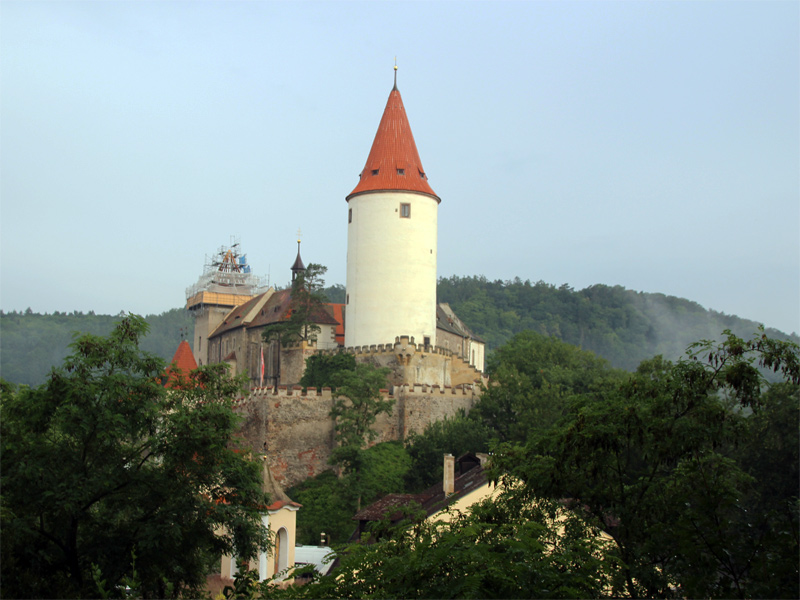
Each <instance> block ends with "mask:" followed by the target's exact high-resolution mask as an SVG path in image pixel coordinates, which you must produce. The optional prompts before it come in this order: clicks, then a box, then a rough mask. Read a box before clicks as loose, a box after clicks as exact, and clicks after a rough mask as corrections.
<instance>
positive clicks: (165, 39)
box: [0, 0, 800, 333]
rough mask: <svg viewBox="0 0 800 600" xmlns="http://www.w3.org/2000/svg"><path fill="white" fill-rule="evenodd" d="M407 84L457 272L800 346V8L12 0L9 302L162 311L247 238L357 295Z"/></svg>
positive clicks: (284, 276)
mask: <svg viewBox="0 0 800 600" xmlns="http://www.w3.org/2000/svg"><path fill="white" fill-rule="evenodd" d="M395 57H396V59H397V65H398V88H399V89H400V92H401V94H402V97H403V101H404V104H405V108H406V113H407V115H408V118H409V122H410V124H411V128H412V130H413V132H414V137H415V139H416V143H417V148H418V150H419V154H420V157H421V160H422V164H423V165H424V167H425V171H426V173H427V175H428V178H429V182H430V184H431V186H432V188H433V189H434V191H435V192H436V193H437V195H439V196H440V197H441V199H442V202H441V205H440V207H439V239H438V270H439V276H440V277H449V276H451V275H458V276H469V275H483V276H485V277H487V278H488V279H490V280H510V279H513V278H515V277H520V278H521V279H522V280H526V279H529V280H531V281H532V282H536V281H540V280H541V281H545V282H547V283H551V284H554V285H557V286H560V285H562V284H567V285H569V286H572V287H573V288H575V289H583V288H585V287H588V286H591V285H594V284H606V285H621V286H624V287H626V288H629V289H633V290H637V291H645V292H660V293H664V294H668V295H674V296H680V297H684V298H688V299H690V300H694V301H696V302H698V303H699V304H701V305H702V306H704V307H705V308H709V309H713V310H716V311H720V312H724V313H727V314H735V315H738V316H740V317H744V318H748V319H753V320H755V321H758V322H761V323H764V324H765V325H766V326H767V327H775V328H778V329H780V330H782V331H785V332H787V333H790V332H800V64H799V63H800V3H798V2H794V1H791V2H771V1H758V2H747V1H736V2H723V1H715V2H635V1H627V2H625V1H615V2H611V1H603V2H591V1H580V2H569V1H564V2H381V3H378V2H322V3H316V2H261V1H247V2H239V1H227V2H216V1H207V2H188V1H180V2H166V1H145V2H128V1H126V2H121V1H120V2H102V1H91V2H70V1H67V0H58V1H50V2H40V1H36V0H27V1H24V2H16V1H14V0H3V1H2V2H0V308H2V309H3V310H5V311H10V310H25V309H26V308H28V307H30V308H32V309H33V310H34V311H36V312H53V311H67V312H71V311H73V310H78V311H83V312H87V311H89V310H94V311H95V312H97V313H102V314H118V313H119V312H120V311H123V310H124V311H126V312H134V313H140V314H153V313H160V312H163V311H165V310H169V309H171V308H177V307H180V306H182V305H183V304H184V303H185V299H186V296H185V293H186V288H187V287H189V286H191V285H192V284H194V283H195V282H196V281H197V278H198V277H199V276H200V274H201V273H202V271H203V266H204V264H205V261H206V256H210V255H212V254H213V253H214V252H215V251H216V250H217V249H218V248H220V247H221V246H224V245H227V244H229V243H231V241H232V240H233V239H235V240H238V241H239V242H241V248H242V249H243V251H244V252H246V253H247V256H248V259H249V262H250V264H251V265H252V268H253V270H254V271H255V272H256V273H258V274H260V275H264V276H268V277H269V279H270V282H271V283H273V284H277V285H285V284H286V283H287V282H288V281H289V279H290V271H289V268H290V267H291V265H292V263H293V262H294V259H295V254H296V249H297V246H296V239H297V232H298V229H300V230H301V237H302V257H303V259H304V261H305V262H306V263H309V262H315V263H321V264H323V265H326V266H327V267H328V273H327V277H326V281H327V283H328V284H334V283H340V284H344V282H345V275H346V274H345V267H346V249H347V237H346V235H347V230H346V227H347V225H346V224H347V203H346V201H345V196H347V195H348V194H349V193H350V192H351V191H352V189H353V188H354V187H355V186H356V184H357V183H358V173H359V172H360V171H361V170H362V168H363V167H364V163H365V161H366V158H367V155H368V153H369V149H370V146H371V144H372V140H373V137H374V135H375V131H376V130H377V127H378V123H379V121H380V118H381V115H382V113H383V109H384V106H385V104H386V100H387V98H388V95H389V92H390V90H391V88H392V79H393V73H394V71H393V66H394V61H395Z"/></svg>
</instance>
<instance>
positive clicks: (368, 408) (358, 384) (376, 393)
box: [331, 363, 394, 448]
mask: <svg viewBox="0 0 800 600" xmlns="http://www.w3.org/2000/svg"><path fill="white" fill-rule="evenodd" d="M388 374H389V369H387V368H385V367H375V366H373V365H369V364H364V363H360V364H358V365H356V368H355V369H354V370H352V371H339V372H338V373H336V374H335V376H334V378H333V382H334V385H335V386H336V394H337V396H338V397H337V399H336V400H335V401H334V403H333V408H331V417H333V418H334V419H335V420H336V425H335V429H336V441H337V442H338V443H339V445H340V447H357V448H361V447H362V446H364V444H366V443H368V442H371V441H373V440H374V439H375V438H376V437H377V435H378V434H377V432H376V431H375V430H374V429H372V426H373V424H374V423H375V420H376V419H377V417H378V415H380V414H381V413H389V412H390V411H391V410H392V406H394V400H393V399H391V398H387V397H384V396H382V395H381V389H383V388H385V387H386V376H387V375H388Z"/></svg>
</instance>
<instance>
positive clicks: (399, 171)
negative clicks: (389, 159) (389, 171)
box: [397, 169, 406, 175]
mask: <svg viewBox="0 0 800 600" xmlns="http://www.w3.org/2000/svg"><path fill="white" fill-rule="evenodd" d="M397 174H398V175H405V174H406V170H405V169H397Z"/></svg>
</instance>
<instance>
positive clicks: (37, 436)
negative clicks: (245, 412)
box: [0, 315, 268, 598]
mask: <svg viewBox="0 0 800 600" xmlns="http://www.w3.org/2000/svg"><path fill="white" fill-rule="evenodd" d="M146 330H147V326H146V324H145V322H144V320H143V319H142V318H141V317H137V316H134V315H130V316H127V317H125V318H123V319H122V321H121V322H119V323H118V324H117V326H116V327H115V328H114V330H113V331H112V333H111V334H110V335H109V336H108V337H107V338H103V337H96V336H93V335H83V336H81V337H79V338H77V339H76V341H75V342H74V343H73V345H72V349H73V354H72V355H71V356H70V357H69V358H67V359H66V361H65V362H64V365H63V367H61V368H59V369H56V370H54V371H53V372H52V373H51V375H50V377H49V378H48V380H47V382H46V383H45V384H44V385H42V386H41V387H39V388H36V389H30V388H26V387H22V388H19V389H15V388H14V387H13V386H11V385H8V384H5V383H4V384H3V386H2V399H1V400H0V416H1V417H2V420H1V421H0V423H2V441H1V442H0V451H1V452H2V464H3V470H2V479H1V480H0V481H1V482H2V500H1V504H0V510H1V511H2V512H1V513H0V514H2V527H3V535H2V540H0V544H2V556H3V560H2V566H1V567H0V568H1V569H2V585H3V595H4V596H7V597H47V598H55V597H98V596H99V595H103V594H111V595H119V594H121V593H122V589H123V588H124V585H125V584H126V583H128V584H129V585H134V586H135V587H136V588H137V589H135V591H136V592H138V593H140V594H141V595H142V596H143V597H145V598H148V597H157V598H164V597H176V596H178V595H180V594H191V593H193V592H194V593H197V592H198V591H199V590H200V588H201V586H202V585H204V583H205V579H204V575H205V570H206V566H207V564H208V563H209V561H210V560H213V559H214V557H218V556H219V555H220V554H222V553H231V552H233V551H234V549H235V552H236V554H237V555H239V556H242V557H245V558H246V557H251V556H254V555H255V554H256V553H257V552H258V550H259V549H260V548H265V547H266V546H267V544H268V540H267V537H266V531H265V530H264V528H263V527H262V526H261V520H260V508H261V507H263V506H265V505H266V504H267V498H266V495H265V494H264V493H263V492H262V490H261V472H260V467H259V465H258V464H257V463H255V462H254V461H251V460H248V459H247V458H246V457H245V455H244V454H242V453H237V452H236V450H235V448H234V447H233V443H232V435H233V434H234V432H235V430H236V428H237V424H238V418H237V416H236V415H235V414H234V413H233V410H232V408H231V403H232V398H234V397H235V396H236V395H238V394H239V393H240V390H241V381H238V380H233V379H230V378H229V377H228V375H227V373H226V371H225V369H224V367H222V366H220V365H215V366H210V367H202V368H200V369H198V370H197V371H193V372H192V373H191V374H180V373H177V374H178V375H179V377H180V379H179V382H178V384H177V385H174V386H173V387H172V389H166V388H165V387H164V386H163V385H162V381H163V379H164V373H165V364H164V362H163V361H162V360H160V359H158V358H156V357H154V356H152V355H149V354H147V353H145V352H142V351H141V350H139V347H138V344H139V341H140V339H141V337H142V336H143V335H144V334H145V332H146ZM223 528H224V530H223Z"/></svg>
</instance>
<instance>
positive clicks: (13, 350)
mask: <svg viewBox="0 0 800 600" xmlns="http://www.w3.org/2000/svg"><path fill="white" fill-rule="evenodd" d="M121 318H122V317H121V316H111V315H96V314H94V312H91V311H90V312H89V313H87V314H84V313H81V312H77V311H76V312H72V313H59V312H55V313H53V314H52V315H50V314H44V315H42V314H38V313H35V312H32V311H31V310H30V309H28V310H27V311H25V312H8V313H6V312H2V311H0V377H2V378H3V379H5V380H7V381H11V382H13V383H25V384H27V385H32V386H33V385H39V384H41V383H44V380H45V378H46V377H47V375H48V373H50V369H51V368H52V367H53V366H56V365H60V364H61V363H62V362H63V360H64V358H65V357H66V356H67V355H68V354H69V353H70V352H69V344H71V343H72V340H73V334H74V333H75V332H80V333H92V334H94V335H108V334H109V333H110V332H111V330H112V329H113V327H114V323H115V322H117V321H119V320H120V319H121ZM145 320H146V321H147V323H148V324H149V325H150V331H149V332H148V334H147V336H145V338H144V339H143V340H142V348H143V349H144V350H146V351H148V352H152V353H153V354H156V355H157V356H160V357H161V358H163V359H164V360H167V361H169V360H171V359H172V357H173V356H174V355H175V351H176V350H177V349H178V344H179V343H180V341H181V335H182V334H183V336H184V337H185V338H186V339H188V340H191V339H192V335H193V334H194V321H193V319H192V317H191V316H190V315H189V313H188V312H187V311H186V310H184V309H183V308H174V309H172V310H168V311H167V312H164V313H161V314H160V315H148V316H146V317H145Z"/></svg>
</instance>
